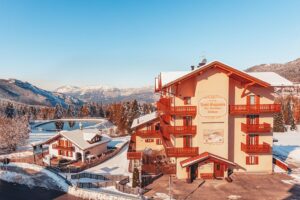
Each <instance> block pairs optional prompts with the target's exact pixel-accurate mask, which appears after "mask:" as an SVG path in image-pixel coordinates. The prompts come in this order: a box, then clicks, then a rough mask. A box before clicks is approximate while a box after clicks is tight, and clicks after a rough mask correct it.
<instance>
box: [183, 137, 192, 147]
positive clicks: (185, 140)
mask: <svg viewBox="0 0 300 200" xmlns="http://www.w3.org/2000/svg"><path fill="white" fill-rule="evenodd" d="M191 146H192V136H190V135H185V136H183V147H191Z"/></svg>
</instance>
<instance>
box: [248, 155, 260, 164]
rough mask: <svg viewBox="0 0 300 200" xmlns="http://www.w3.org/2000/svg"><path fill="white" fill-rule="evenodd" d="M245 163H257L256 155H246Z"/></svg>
mask: <svg viewBox="0 0 300 200" xmlns="http://www.w3.org/2000/svg"><path fill="white" fill-rule="evenodd" d="M246 164H247V165H258V156H246Z"/></svg>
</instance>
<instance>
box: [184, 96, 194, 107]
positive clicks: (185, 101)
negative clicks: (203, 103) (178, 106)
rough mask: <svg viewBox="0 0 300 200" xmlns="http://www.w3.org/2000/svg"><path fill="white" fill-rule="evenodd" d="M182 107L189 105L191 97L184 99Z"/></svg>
mask: <svg viewBox="0 0 300 200" xmlns="http://www.w3.org/2000/svg"><path fill="white" fill-rule="evenodd" d="M183 100H184V105H191V104H192V101H191V97H184V98H183Z"/></svg>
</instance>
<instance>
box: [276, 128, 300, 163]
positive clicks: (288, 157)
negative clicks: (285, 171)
mask: <svg viewBox="0 0 300 200" xmlns="http://www.w3.org/2000/svg"><path fill="white" fill-rule="evenodd" d="M299 128H300V127H298V131H288V132H284V133H274V136H273V137H274V139H277V140H278V142H274V146H273V154H274V155H276V156H277V157H279V158H280V159H282V160H283V161H285V162H287V163H298V164H299V165H300V131H299Z"/></svg>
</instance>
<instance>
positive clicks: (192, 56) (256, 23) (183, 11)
mask: <svg viewBox="0 0 300 200" xmlns="http://www.w3.org/2000/svg"><path fill="white" fill-rule="evenodd" d="M299 8H300V1H297V0H294V1H292V0H287V1H284V0H281V1H279V0H256V1H255V0H252V1H250V0H249V1H237V0H236V1H233V0H232V1H231V0H228V1H222V0H219V1H218V0H207V1H200V0H198V1H192V0H186V1H184V0H178V1H177V0H148V1H146V0H127V1H125V0H119V1H117V0H107V1H104V0H103V1H100V0H99V1H94V0H82V1H76V0H72V1H71V0H69V1H64V0H43V1H31V0H19V1H15V0H0V70H1V72H0V77H1V78H17V79H21V80H26V81H29V82H32V83H34V84H36V85H38V86H40V87H43V88H45V89H50V90H52V89H54V88H56V87H58V86H61V85H77V86H85V85H98V84H102V85H111V86H118V87H139V86H145V85H150V84H153V83H154V76H156V75H157V74H158V73H159V72H160V71H170V70H189V68H190V66H191V65H196V64H197V63H198V62H199V61H200V59H201V56H203V55H205V56H206V58H207V59H208V61H212V60H220V61H222V62H225V63H227V64H229V65H231V66H233V67H236V68H238V69H246V68H247V67H249V66H252V65H256V64H261V63H273V62H287V61H290V60H293V59H295V58H298V57H300V26H299V22H300V14H299Z"/></svg>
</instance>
